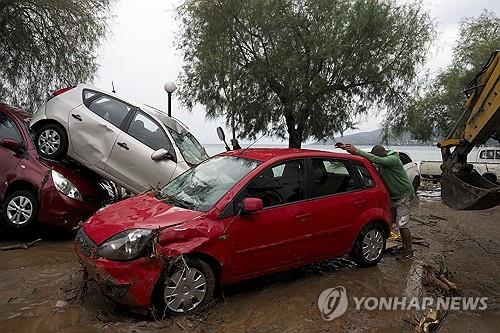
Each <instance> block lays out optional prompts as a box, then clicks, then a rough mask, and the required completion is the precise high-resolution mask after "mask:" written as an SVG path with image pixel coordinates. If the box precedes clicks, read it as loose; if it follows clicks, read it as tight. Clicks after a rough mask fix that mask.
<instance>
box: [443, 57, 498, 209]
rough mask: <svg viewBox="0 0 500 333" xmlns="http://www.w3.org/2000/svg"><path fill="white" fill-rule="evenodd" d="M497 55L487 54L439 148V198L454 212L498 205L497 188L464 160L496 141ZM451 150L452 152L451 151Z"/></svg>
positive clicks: (496, 185)
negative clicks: (460, 109) (493, 140)
mask: <svg viewBox="0 0 500 333" xmlns="http://www.w3.org/2000/svg"><path fill="white" fill-rule="evenodd" d="M499 80H500V51H498V50H497V51H495V52H493V53H492V54H491V56H490V59H489V60H488V62H487V63H486V65H485V66H484V68H483V69H482V70H481V71H480V72H479V73H478V74H477V75H476V77H475V78H474V80H472V81H471V82H470V83H469V85H468V86H467V88H466V90H465V94H466V96H467V102H466V104H465V108H464V112H463V113H462V115H461V117H460V119H459V120H458V121H457V123H456V124H455V126H454V127H453V129H452V130H451V131H450V133H449V134H448V136H447V137H446V139H445V140H444V141H441V142H440V143H438V147H439V148H441V155H442V158H443V164H441V170H442V174H441V197H442V199H443V201H444V202H445V203H446V204H447V205H448V206H450V207H451V208H454V209H462V210H475V209H487V208H491V207H494V206H496V205H499V204H500V185H499V184H497V183H493V182H490V181H488V180H487V179H485V178H483V177H482V176H481V175H480V174H479V173H478V172H477V171H476V170H474V168H473V165H472V164H469V163H467V156H468V154H469V153H470V152H471V151H472V149H473V148H474V147H476V146H477V145H481V144H484V143H485V142H486V141H488V139H490V138H495V139H497V140H500V96H499V94H500V81H499ZM452 149H453V150H452Z"/></svg>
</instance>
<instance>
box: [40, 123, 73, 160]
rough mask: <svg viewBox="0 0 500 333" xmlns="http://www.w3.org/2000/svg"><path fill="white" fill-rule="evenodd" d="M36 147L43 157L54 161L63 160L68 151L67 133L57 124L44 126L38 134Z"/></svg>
mask: <svg viewBox="0 0 500 333" xmlns="http://www.w3.org/2000/svg"><path fill="white" fill-rule="evenodd" d="M35 146H36V150H37V151H38V153H39V154H40V155H41V156H42V157H44V158H48V159H52V160H58V159H61V158H63V157H64V156H65V155H66V152H67V151H68V137H67V136H66V131H65V130H64V128H62V127H61V126H60V125H57V124H47V125H43V126H42V127H40V129H39V130H38V131H37V132H36V135H35Z"/></svg>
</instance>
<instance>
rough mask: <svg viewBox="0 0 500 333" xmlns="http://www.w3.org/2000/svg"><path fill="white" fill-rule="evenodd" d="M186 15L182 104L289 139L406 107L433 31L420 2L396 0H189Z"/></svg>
mask: <svg viewBox="0 0 500 333" xmlns="http://www.w3.org/2000/svg"><path fill="white" fill-rule="evenodd" d="M179 16H180V20H181V23H182V32H181V35H180V39H179V49H180V50H182V52H183V55H184V60H185V66H184V67H183V72H182V75H181V78H180V97H181V100H182V102H183V104H184V105H186V106H187V107H188V108H190V109H191V108H192V107H193V106H194V105H195V104H196V103H200V104H202V105H204V106H205V107H206V112H207V117H209V118H217V117H223V116H225V117H226V119H227V121H228V122H229V119H230V118H231V116H233V115H234V117H235V119H236V126H237V127H238V130H239V132H240V137H243V138H255V137H256V136H257V135H258V134H260V133H266V134H268V135H271V136H274V137H278V138H282V139H284V138H286V137H288V140H289V146H290V147H300V146H301V143H302V142H303V141H305V140H307V139H309V138H314V139H318V140H321V139H325V138H329V137H333V136H334V135H335V134H336V133H341V132H343V131H345V130H346V129H349V128H353V126H354V125H355V122H356V120H357V119H358V117H359V116H360V115H362V114H366V113H367V112H368V111H369V110H372V109H373V108H375V107H376V108H395V107H397V106H398V101H399V100H400V99H401V98H402V97H401V96H402V95H405V93H406V90H407V87H408V86H409V85H410V84H411V83H412V82H413V80H414V78H415V76H416V70H417V67H418V65H419V64H421V63H422V62H423V61H424V59H425V54H426V50H427V47H428V45H429V42H430V41H431V39H432V37H433V35H434V26H433V23H432V21H431V19H430V18H429V15H428V13H427V12H425V11H424V10H423V9H422V6H421V3H420V2H412V3H407V4H403V5H400V4H398V3H397V2H396V1H394V0H328V1H327V0H281V1H272V0H252V1H240V0H187V1H186V2H185V3H184V4H183V5H182V6H181V7H180V8H179Z"/></svg>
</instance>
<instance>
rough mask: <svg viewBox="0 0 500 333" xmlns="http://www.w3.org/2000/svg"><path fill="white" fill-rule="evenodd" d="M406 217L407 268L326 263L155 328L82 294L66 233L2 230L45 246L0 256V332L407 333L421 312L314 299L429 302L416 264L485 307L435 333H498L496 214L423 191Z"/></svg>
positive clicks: (386, 263)
mask: <svg viewBox="0 0 500 333" xmlns="http://www.w3.org/2000/svg"><path fill="white" fill-rule="evenodd" d="M413 212H414V217H413V220H412V230H413V234H414V236H416V237H421V238H423V240H424V242H427V243H429V247H426V246H425V245H414V247H415V250H416V257H415V259H414V260H413V261H410V262H400V261H397V260H396V259H395V257H394V256H392V255H390V254H388V253H387V254H386V255H385V257H384V258H383V260H382V261H381V263H380V264H379V265H378V266H376V267H372V268H364V269H363V268H356V267H354V266H353V265H352V264H350V263H349V262H348V261H346V260H338V259H337V260H329V261H325V262H322V263H319V264H315V265H310V266H307V267H304V268H301V269H295V270H292V271H287V272H282V273H278V274H273V275H270V276H265V277H261V278H257V279H253V280H250V281H246V282H244V283H239V284H237V285H232V286H229V287H226V288H224V289H223V291H222V294H223V295H222V297H221V298H220V300H218V301H217V302H216V303H215V304H214V305H213V306H211V307H210V308H209V309H208V310H206V311H205V312H203V313H199V314H197V315H189V316H185V315H184V316H183V315H178V316H170V317H168V318H166V319H164V320H156V321H155V320H153V319H152V318H150V317H147V316H141V315H137V314H134V313H131V312H130V311H128V310H127V309H126V308H124V307H121V306H118V305H116V304H114V303H113V302H111V301H110V300H108V299H106V298H105V297H104V296H103V295H102V294H101V293H100V292H99V291H98V290H97V289H96V288H95V286H94V285H93V284H92V283H91V284H89V286H88V289H87V290H85V291H84V292H83V293H82V279H83V272H82V270H81V267H80V264H79V262H78V259H77V257H76V255H75V254H74V252H73V245H72V241H71V236H70V235H68V234H60V233H55V232H54V231H53V230H44V231H40V232H37V233H36V234H35V235H31V236H30V237H25V238H21V237H19V236H16V235H12V234H9V233H7V232H5V231H2V233H1V235H2V236H1V237H2V238H1V240H0V247H4V246H9V245H13V244H19V243H24V242H29V241H32V240H33V239H36V238H43V241H41V242H39V243H37V244H36V245H34V246H33V247H31V248H28V249H18V250H10V251H0V267H1V269H0V332H3V333H8V332H41V333H43V332H68V333H69V332H86V333H87V332H94V331H95V332H97V331H98V332H157V331H168V332H273V333H274V332H278V331H279V332H333V331H334V332H412V331H413V325H414V323H415V320H416V319H418V318H421V317H422V315H423V313H422V312H420V311H417V310H407V311H402V310H395V311H387V310H372V311H369V310H366V309H362V310H360V311H356V309H355V305H354V304H351V303H352V302H350V303H349V306H348V308H347V311H346V312H345V314H343V315H342V316H341V317H339V318H336V319H334V320H333V321H325V320H323V319H322V316H321V314H320V311H319V310H318V296H319V295H320V294H321V292H322V291H323V290H325V289H327V288H333V287H336V286H343V287H344V288H345V289H346V291H347V295H348V297H353V296H356V297H370V296H376V297H380V296H386V297H387V296H398V297H404V296H406V297H411V296H424V295H428V294H429V290H428V288H427V287H426V286H424V285H423V283H422V279H423V268H422V267H423V266H424V265H431V266H433V267H436V268H439V267H445V268H446V269H447V270H448V271H449V274H448V278H449V279H450V280H452V282H454V283H455V284H456V285H457V287H458V288H459V290H460V291H459V293H460V294H459V295H460V296H476V297H487V298H488V300H487V304H488V308H487V310H475V311H449V312H448V313H447V314H446V317H445V319H444V321H443V323H442V325H441V327H440V332H450V333H451V332H498V327H500V260H499V259H500V207H496V208H494V209H490V210H486V211H478V212H457V211H453V210H451V209H449V208H447V207H446V206H444V205H443V204H442V203H441V202H440V199H439V193H437V194H436V191H435V189H431V190H429V191H421V193H419V200H417V201H415V202H414V207H413ZM82 295H83V296H82ZM80 296H81V297H80Z"/></svg>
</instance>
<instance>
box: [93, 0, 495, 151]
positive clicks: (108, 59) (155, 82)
mask: <svg viewBox="0 0 500 333" xmlns="http://www.w3.org/2000/svg"><path fill="white" fill-rule="evenodd" d="M180 3H182V0H142V1H137V0H118V1H117V2H116V3H115V4H114V6H113V18H112V19H111V21H110V22H109V27H110V29H109V33H108V35H107V36H106V39H105V40H104V42H103V43H102V45H101V48H100V51H99V56H98V63H99V65H100V67H99V70H98V72H97V75H96V78H95V80H94V82H93V84H94V85H95V86H97V87H99V88H101V89H104V90H108V91H111V90H112V85H111V82H112V81H113V82H114V86H115V89H116V91H117V93H119V94H120V95H122V96H126V97H128V98H129V99H130V100H133V101H136V102H139V103H144V104H149V105H152V106H155V107H158V108H160V109H164V110H167V93H166V92H165V90H164V89H163V86H164V84H165V82H167V81H174V82H175V81H176V80H177V78H178V76H179V74H180V72H181V70H182V64H183V60H182V55H181V51H180V50H178V49H177V48H176V46H175V43H176V40H177V38H178V34H179V30H180V26H179V23H178V20H177V19H176V12H175V8H176V7H177V6H178V5H179V4H180ZM423 3H424V6H425V7H426V8H427V9H428V10H429V11H430V15H431V17H432V18H433V19H434V22H435V23H436V27H437V33H438V36H437V40H436V41H435V42H434V44H433V45H432V47H431V50H430V52H429V56H428V61H427V63H426V67H427V68H429V69H430V72H431V75H432V74H435V73H437V72H438V71H439V70H440V69H442V68H444V67H446V66H447V65H448V64H449V63H450V61H451V56H452V47H453V45H454V43H455V42H456V41H457V36H458V27H459V22H460V20H461V19H463V18H465V17H470V16H478V15H480V14H481V12H482V11H483V10H484V9H488V10H490V11H493V12H495V13H496V14H497V15H498V14H499V13H500V1H498V0H474V1H472V0H423ZM172 115H173V116H174V117H176V118H178V119H179V120H181V121H182V122H183V123H185V124H186V125H187V126H188V127H189V129H190V131H191V132H192V133H193V134H194V135H195V136H196V137H197V138H198V140H199V141H200V142H201V143H203V144H214V143H219V140H218V138H217V134H216V131H215V129H216V127H217V126H223V125H224V122H225V121H224V119H218V120H207V119H205V112H204V108H203V106H201V105H198V106H196V107H195V108H194V110H193V111H192V112H189V111H188V110H187V109H185V108H183V107H182V106H181V105H180V104H179V102H178V100H177V99H176V96H175V93H174V94H173V96H172ZM382 118H383V115H378V116H376V115H370V116H366V117H362V118H360V119H359V124H358V126H357V127H358V129H357V130H354V131H349V132H347V133H346V134H351V133H353V132H358V131H370V130H374V129H377V128H379V127H380V122H381V120H382ZM229 133H230V132H229V130H227V129H226V134H227V135H229ZM242 142H244V140H242ZM259 143H261V144H264V143H267V144H269V143H280V142H279V141H276V140H275V139H273V138H263V139H262V140H260V141H259Z"/></svg>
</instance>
